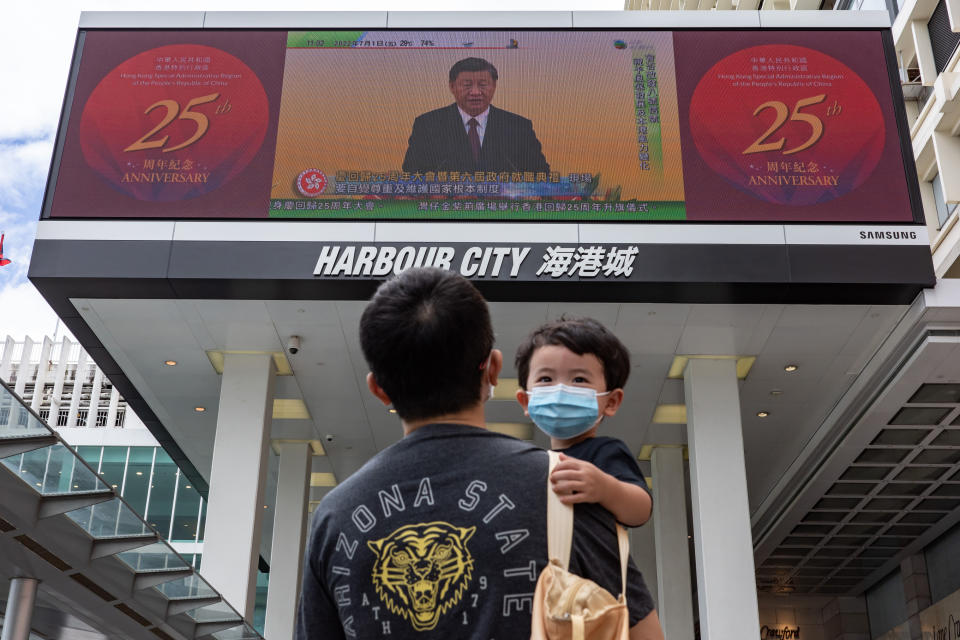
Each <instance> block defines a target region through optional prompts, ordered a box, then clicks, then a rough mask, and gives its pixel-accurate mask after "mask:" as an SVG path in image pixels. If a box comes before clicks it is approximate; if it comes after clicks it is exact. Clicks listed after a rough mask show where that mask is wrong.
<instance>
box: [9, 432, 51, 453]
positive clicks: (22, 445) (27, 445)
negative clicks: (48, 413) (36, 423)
mask: <svg viewBox="0 0 960 640" xmlns="http://www.w3.org/2000/svg"><path fill="white" fill-rule="evenodd" d="M57 442H58V440H57V439H56V437H54V436H48V435H42V436H27V437H24V438H8V439H5V440H0V458H9V457H10V456H15V455H18V454H21V453H26V452H28V451H33V450H35V449H42V448H43V447H50V446H53V445H55V444H57Z"/></svg>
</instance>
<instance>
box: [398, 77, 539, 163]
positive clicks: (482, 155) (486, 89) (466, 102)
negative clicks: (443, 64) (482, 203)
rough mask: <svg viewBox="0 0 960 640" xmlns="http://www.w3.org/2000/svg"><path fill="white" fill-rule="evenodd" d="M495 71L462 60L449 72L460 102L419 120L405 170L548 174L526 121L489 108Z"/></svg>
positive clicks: (536, 141)
mask: <svg viewBox="0 0 960 640" xmlns="http://www.w3.org/2000/svg"><path fill="white" fill-rule="evenodd" d="M497 78H498V74H497V69H496V67H494V66H493V65H492V64H490V63H489V62H488V61H486V60H484V59H483V58H464V59H463V60H460V61H459V62H457V63H456V64H454V65H453V67H451V68H450V93H452V94H453V98H454V100H456V102H455V103H454V104H451V105H449V106H446V107H442V108H440V109H434V110H433V111H429V112H427V113H424V114H422V115H420V116H418V117H417V119H416V120H414V122H413V132H412V133H411V134H410V142H409V145H408V147H407V153H406V155H405V156H404V158H403V170H404V171H406V172H408V173H415V172H418V171H419V172H421V173H423V172H427V171H463V172H471V173H472V172H476V171H497V172H501V171H510V172H516V171H521V172H522V171H533V172H543V173H549V172H550V165H549V164H547V160H546V158H544V156H543V151H542V150H541V148H540V141H539V140H537V134H536V133H535V132H534V130H533V123H531V122H530V120H528V119H527V118H524V117H523V116H519V115H517V114H515V113H510V112H509V111H504V110H503V109H498V108H496V107H494V106H492V105H491V104H490V101H491V100H493V94H494V92H495V91H496V90H497Z"/></svg>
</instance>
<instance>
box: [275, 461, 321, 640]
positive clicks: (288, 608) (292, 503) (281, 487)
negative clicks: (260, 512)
mask: <svg viewBox="0 0 960 640" xmlns="http://www.w3.org/2000/svg"><path fill="white" fill-rule="evenodd" d="M278 446H279V448H280V467H279V470H278V472H277V502H276V507H275V509H274V514H273V543H272V545H271V547H270V586H269V588H268V589H267V618H266V621H265V624H264V637H266V638H269V639H270V640H292V638H293V631H294V628H295V627H296V622H297V602H298V601H299V600H300V575H301V567H302V566H303V547H304V541H305V539H306V535H305V532H306V524H307V499H308V498H309V492H310V460H311V454H312V451H311V449H310V444H309V443H306V442H297V443H294V442H282V443H280V444H279V445H278Z"/></svg>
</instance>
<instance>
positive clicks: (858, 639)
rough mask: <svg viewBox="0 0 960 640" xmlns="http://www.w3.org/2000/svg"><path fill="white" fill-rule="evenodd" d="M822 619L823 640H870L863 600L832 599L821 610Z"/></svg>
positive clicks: (853, 598)
mask: <svg viewBox="0 0 960 640" xmlns="http://www.w3.org/2000/svg"><path fill="white" fill-rule="evenodd" d="M822 617H823V637H824V640H870V622H869V620H868V618H867V601H866V599H865V598H862V597H859V598H858V597H842V598H834V599H833V600H831V601H830V602H829V603H828V604H827V606H825V607H824V608H823V612H822Z"/></svg>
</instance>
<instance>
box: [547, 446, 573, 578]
mask: <svg viewBox="0 0 960 640" xmlns="http://www.w3.org/2000/svg"><path fill="white" fill-rule="evenodd" d="M547 454H548V455H549V456H550V465H549V467H548V468H547V559H548V560H557V561H558V562H560V566H562V567H563V568H564V569H567V568H568V567H569V566H570V546H571V545H572V544H573V507H571V506H569V505H566V504H563V503H562V502H560V498H559V497H558V496H557V494H556V493H554V491H553V488H552V487H551V486H550V474H552V473H553V469H554V467H556V466H557V463H558V462H560V454H559V453H557V452H556V451H547Z"/></svg>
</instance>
